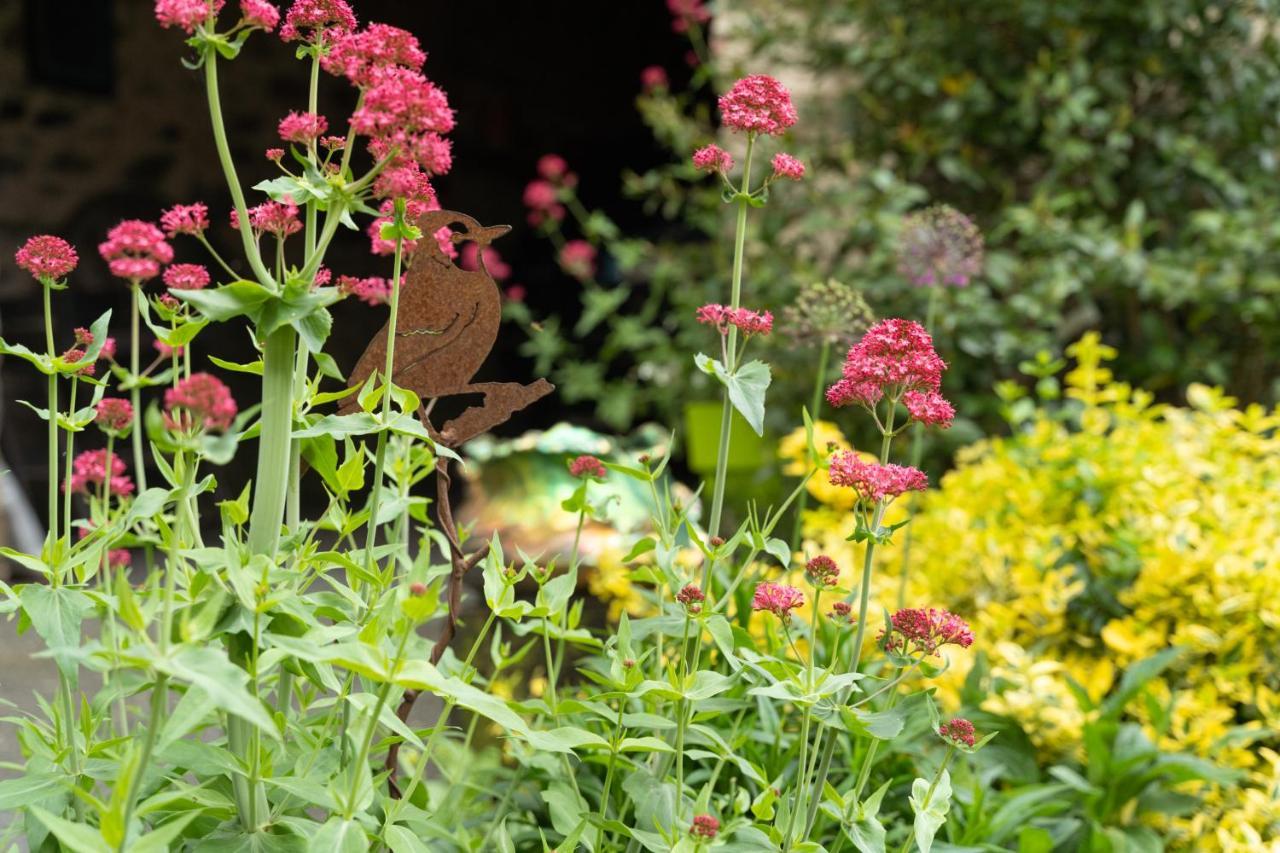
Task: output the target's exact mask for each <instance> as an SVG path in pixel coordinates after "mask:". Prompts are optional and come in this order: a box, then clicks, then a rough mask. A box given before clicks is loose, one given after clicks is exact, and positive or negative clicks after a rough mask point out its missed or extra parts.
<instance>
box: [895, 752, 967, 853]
mask: <svg viewBox="0 0 1280 853" xmlns="http://www.w3.org/2000/svg"><path fill="white" fill-rule="evenodd" d="M955 753H956V748H955V746H954V745H948V746H947V755H946V757H945V758H943V759H942V763H941V764H940V765H938V772H937V773H934V774H933V781H932V782H930V783H929V790H928V791H926V792H925V795H924V800H923V801H922V802H921V803H920V808H922V809H927V808H929V803H930V802H932V801H933V792H934V791H936V790H937V789H938V783H939V782H941V781H942V774H943V772H945V771H946V769H947V765H948V764H950V763H951V756H953V755H955ZM915 840H916V828H915V827H914V826H913V827H911V832H909V833H907V840H906V841H904V842H902V850H901V851H900V853H908V851H909V850H910V849H911V842H913V841H915Z"/></svg>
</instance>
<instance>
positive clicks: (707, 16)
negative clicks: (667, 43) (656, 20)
mask: <svg viewBox="0 0 1280 853" xmlns="http://www.w3.org/2000/svg"><path fill="white" fill-rule="evenodd" d="M667 11H669V12H671V29H672V31H673V32H677V33H686V32H688V31H689V26H690V25H691V24H699V25H700V24H705V23H706V22H707V21H710V20H711V12H710V11H709V10H708V9H707V7H706V6H704V5H703V0H667Z"/></svg>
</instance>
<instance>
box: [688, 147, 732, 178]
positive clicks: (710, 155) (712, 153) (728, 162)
mask: <svg viewBox="0 0 1280 853" xmlns="http://www.w3.org/2000/svg"><path fill="white" fill-rule="evenodd" d="M693 167H694V168H695V169H697V170H698V171H699V172H719V173H720V174H722V175H723V174H725V173H726V172H729V171H731V170H732V169H733V156H732V155H731V154H729V152H728V151H725V150H724V149H723V148H721V147H720V146H719V145H715V144H712V145H704V146H702V147H701V148H699V149H698V150H697V151H695V152H693Z"/></svg>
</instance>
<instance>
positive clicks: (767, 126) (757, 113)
mask: <svg viewBox="0 0 1280 853" xmlns="http://www.w3.org/2000/svg"><path fill="white" fill-rule="evenodd" d="M720 117H721V119H722V120H723V121H724V124H725V127H728V128H730V129H732V130H739V131H744V132H750V133H767V134H769V135H771V136H778V135H779V134H781V133H782V132H783V131H785V130H786V129H787V128H789V127H791V126H792V125H793V124H795V123H796V108H795V106H794V105H793V104H792V103H791V93H790V92H788V91H787V89H786V87H785V86H783V85H782V84H781V83H779V82H778V81H777V80H775V79H774V78H772V77H770V76H768V75H767V74H755V75H752V76H750V77H743V78H742V79H741V80H739V81H738V82H737V83H734V84H733V88H731V89H730V90H729V91H728V92H727V93H726V94H724V95H721V96H720Z"/></svg>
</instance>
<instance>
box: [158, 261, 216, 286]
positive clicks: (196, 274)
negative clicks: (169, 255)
mask: <svg viewBox="0 0 1280 853" xmlns="http://www.w3.org/2000/svg"><path fill="white" fill-rule="evenodd" d="M209 281H210V278H209V270H207V269H206V268H205V267H204V266H202V265H201V264H173V265H172V266H170V267H168V268H167V269H166V270H165V271H164V284H165V287H168V288H169V289H170V290H204V289H205V288H206V287H208V286H209Z"/></svg>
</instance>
